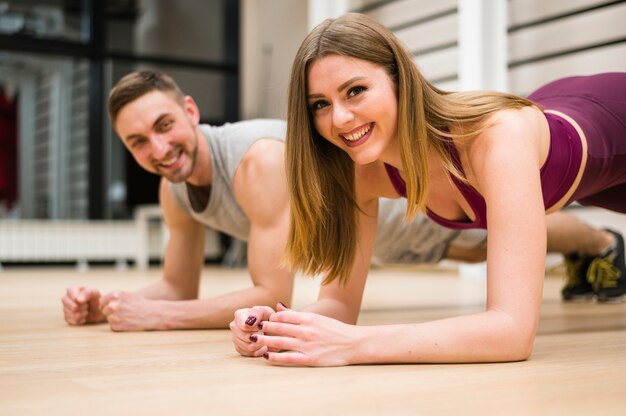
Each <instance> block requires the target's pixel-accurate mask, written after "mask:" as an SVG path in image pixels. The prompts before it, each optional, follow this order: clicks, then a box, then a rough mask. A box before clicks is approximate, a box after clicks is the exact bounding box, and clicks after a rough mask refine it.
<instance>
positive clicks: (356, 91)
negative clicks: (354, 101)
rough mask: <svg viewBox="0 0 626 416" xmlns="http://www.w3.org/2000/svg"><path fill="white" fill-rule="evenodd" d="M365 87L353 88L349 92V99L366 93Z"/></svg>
mask: <svg viewBox="0 0 626 416" xmlns="http://www.w3.org/2000/svg"><path fill="white" fill-rule="evenodd" d="M366 89H367V88H365V87H352V88H350V89H349V90H348V97H354V96H357V95H359V94H360V93H362V92H363V91H365V90H366Z"/></svg>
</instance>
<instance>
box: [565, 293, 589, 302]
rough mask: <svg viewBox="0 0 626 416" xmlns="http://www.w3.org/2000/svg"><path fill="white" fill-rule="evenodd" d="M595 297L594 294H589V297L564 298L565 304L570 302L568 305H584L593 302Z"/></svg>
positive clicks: (574, 296)
mask: <svg viewBox="0 0 626 416" xmlns="http://www.w3.org/2000/svg"><path fill="white" fill-rule="evenodd" d="M593 297H594V294H593V293H589V294H587V295H573V296H570V297H567V298H566V297H563V302H568V303H572V302H574V303H584V302H592V301H593Z"/></svg>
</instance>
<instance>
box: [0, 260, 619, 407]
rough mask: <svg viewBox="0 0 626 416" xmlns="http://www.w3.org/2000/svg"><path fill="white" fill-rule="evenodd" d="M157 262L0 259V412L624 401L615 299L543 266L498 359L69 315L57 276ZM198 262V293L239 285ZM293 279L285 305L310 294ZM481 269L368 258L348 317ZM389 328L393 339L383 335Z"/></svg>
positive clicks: (423, 299)
mask: <svg viewBox="0 0 626 416" xmlns="http://www.w3.org/2000/svg"><path fill="white" fill-rule="evenodd" d="M159 274H160V271H159V270H158V269H153V270H150V271H148V272H143V273H142V272H137V271H134V270H127V271H121V272H120V271H116V270H113V269H108V268H107V269H91V270H90V271H88V272H80V271H77V270H75V269H49V268H40V269H28V270H23V269H22V270H16V269H7V268H5V269H4V270H3V271H2V272H0V415H75V414H81V415H89V416H92V415H105V414H106V415H144V414H150V415H200V414H202V415H282V416H291V415H294V414H296V415H298V416H301V415H309V414H310V415H423V414H426V415H440V414H450V415H468V414H493V415H568V416H571V415H626V304H618V305H598V304H595V303H589V304H563V303H561V301H560V299H559V289H560V286H561V283H562V282H561V276H560V275H558V273H557V276H549V277H548V278H547V279H546V286H545V291H544V292H545V295H544V302H543V310H542V317H541V322H540V326H539V334H538V336H537V340H536V344H535V350H534V353H533V356H532V358H531V360H529V361H526V362H521V363H506V364H480V365H474V364H466V365H373V366H352V367H342V368H281V367H274V366H271V365H269V364H268V363H267V362H266V361H265V360H264V359H262V358H259V359H251V358H244V357H240V356H238V355H237V354H236V353H235V351H234V349H233V348H232V346H231V342H230V334H229V332H228V331H227V330H202V331H172V332H146V333H113V332H111V331H110V330H109V328H108V326H107V325H96V326H88V327H69V326H67V325H66V324H65V323H64V322H63V319H62V314H61V302H60V298H61V295H62V293H63V292H64V290H65V287H66V286H67V285H70V284H85V285H92V286H95V287H99V288H100V289H101V290H103V291H107V290H112V289H121V288H124V289H134V288H138V287H140V286H142V285H144V284H146V283H148V282H150V281H152V280H154V279H157V278H158V277H159ZM247 284H248V278H247V276H246V272H245V271H244V270H223V269H220V268H207V269H206V270H205V271H204V276H203V287H202V292H203V294H204V295H208V294H210V293H219V292H224V291H229V290H233V289H236V288H240V287H244V286H246V285H247ZM315 296H316V282H314V281H310V280H304V279H299V280H298V282H297V286H296V294H295V299H294V306H295V307H297V306H302V305H303V304H305V303H308V302H309V301H311V300H313V299H315ZM483 303H484V281H483V280H482V279H481V278H464V279H461V278H459V277H457V275H456V273H454V272H453V271H449V270H447V271H446V270H444V271H440V270H432V269H430V270H429V269H423V268H411V269H407V268H391V269H385V270H375V271H373V272H372V276H371V277H370V280H369V282H368V287H367V289H366V297H365V300H364V305H363V313H362V315H361V320H360V323H361V324H364V325H367V324H385V323H398V322H419V321H424V320H430V319H436V318H442V317H447V316H452V315H455V314H464V313H471V312H475V311H480V310H481V309H482V308H483ZM389 342H393V340H389Z"/></svg>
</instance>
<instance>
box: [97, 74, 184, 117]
mask: <svg viewBox="0 0 626 416" xmlns="http://www.w3.org/2000/svg"><path fill="white" fill-rule="evenodd" d="M152 91H161V92H163V93H166V94H170V95H171V96H172V98H174V99H175V100H176V101H178V102H179V103H180V104H181V105H183V100H184V98H185V95H184V94H183V92H182V91H181V89H180V87H179V86H178V84H176V81H174V79H173V78H172V77H170V76H169V75H167V74H164V73H162V72H158V71H150V70H146V71H137V72H131V73H130V74H127V75H125V76H124V77H122V79H120V80H119V81H118V82H117V84H115V86H114V87H113V89H111V93H110V94H109V103H108V110H109V119H110V120H111V124H112V125H115V122H116V120H117V116H118V114H119V112H120V110H121V109H122V108H123V107H124V106H125V105H126V104H128V103H130V102H132V101H135V100H136V99H137V98H139V97H142V96H143V95H145V94H147V93H149V92H152Z"/></svg>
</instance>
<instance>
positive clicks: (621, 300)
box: [598, 294, 626, 303]
mask: <svg viewBox="0 0 626 416" xmlns="http://www.w3.org/2000/svg"><path fill="white" fill-rule="evenodd" d="M624 302H626V294H624V295H620V296H614V297H610V298H602V299H601V298H598V303H624Z"/></svg>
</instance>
